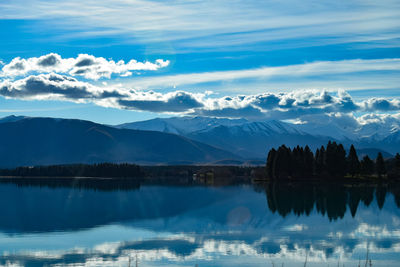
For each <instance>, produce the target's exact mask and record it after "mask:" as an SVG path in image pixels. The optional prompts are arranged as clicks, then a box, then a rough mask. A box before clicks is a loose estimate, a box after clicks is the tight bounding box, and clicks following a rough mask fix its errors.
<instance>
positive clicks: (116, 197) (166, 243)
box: [0, 179, 400, 266]
mask: <svg viewBox="0 0 400 267" xmlns="http://www.w3.org/2000/svg"><path fill="white" fill-rule="evenodd" d="M170 182H171V184H174V185H162V186H161V185H157V184H149V183H148V182H147V183H143V182H142V183H141V184H139V183H136V184H134V183H133V182H132V181H125V182H124V181H116V183H111V182H110V181H109V180H107V179H106V180H102V179H100V180H96V179H94V180H90V179H88V180H74V179H70V180H58V181H54V179H50V180H49V179H43V180H33V179H30V180H29V179H26V180H17V181H12V180H3V182H2V183H0V216H1V220H0V251H1V252H2V253H1V255H0V265H7V264H15V266H44V265H46V266H53V265H55V266H65V265H71V266H88V265H91V266H128V264H129V263H128V262H129V258H131V259H135V258H136V256H137V257H138V259H139V262H140V264H139V266H165V265H172V266H195V265H196V264H198V265H199V266H268V264H269V265H271V262H272V261H273V262H274V263H275V265H276V266H281V264H282V263H284V266H299V265H301V264H299V263H303V264H304V259H305V258H306V257H307V258H308V260H309V261H310V262H309V264H307V266H321V262H322V263H323V264H322V266H327V265H328V264H330V265H337V262H338V259H340V260H341V263H342V262H343V263H345V265H346V266H357V264H358V261H359V258H365V256H366V250H367V248H368V250H369V252H368V253H369V255H370V257H371V258H372V259H373V260H374V261H375V260H376V259H389V261H388V262H384V263H383V262H379V264H378V263H375V264H374V265H373V266H381V265H383V264H384V265H385V266H397V264H396V262H398V261H399V260H400V257H399V256H398V247H399V246H400V231H399V227H400V209H399V206H400V205H399V203H400V202H399V195H400V194H399V192H400V190H399V187H398V186H397V185H396V184H385V183H381V184H379V183H377V184H371V183H370V184H316V183H266V184H242V185H234V186H219V187H214V186H200V185H194V184H192V183H191V182H190V181H189V182H188V181H182V180H180V181H175V182H172V181H170ZM266 259H267V260H266ZM390 260H391V261H392V262H390ZM392 263H394V264H392ZM131 266H134V262H132V264H131Z"/></svg>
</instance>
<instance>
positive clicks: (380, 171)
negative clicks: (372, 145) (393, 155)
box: [376, 152, 386, 177]
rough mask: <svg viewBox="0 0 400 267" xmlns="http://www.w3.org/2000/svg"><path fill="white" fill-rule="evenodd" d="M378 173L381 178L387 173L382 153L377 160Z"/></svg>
mask: <svg viewBox="0 0 400 267" xmlns="http://www.w3.org/2000/svg"><path fill="white" fill-rule="evenodd" d="M376 173H377V174H378V176H379V177H381V176H382V175H383V174H385V173H386V166H385V160H384V159H383V156H382V153H381V152H379V153H378V157H377V158H376Z"/></svg>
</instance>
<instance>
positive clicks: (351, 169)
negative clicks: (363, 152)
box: [347, 145, 360, 177]
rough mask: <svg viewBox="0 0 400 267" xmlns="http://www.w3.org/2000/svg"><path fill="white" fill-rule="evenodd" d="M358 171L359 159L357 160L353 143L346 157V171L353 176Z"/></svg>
mask: <svg viewBox="0 0 400 267" xmlns="http://www.w3.org/2000/svg"><path fill="white" fill-rule="evenodd" d="M359 171H360V161H359V160H358V156H357V152H356V149H355V148H354V146H353V145H351V147H350V151H349V155H348V157H347V172H348V173H349V174H350V175H351V177H354V175H356V174H357V173H359Z"/></svg>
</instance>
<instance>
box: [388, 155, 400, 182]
mask: <svg viewBox="0 0 400 267" xmlns="http://www.w3.org/2000/svg"><path fill="white" fill-rule="evenodd" d="M388 177H389V178H400V154H399V153H396V156H395V157H394V159H393V166H392V168H391V170H390V171H388Z"/></svg>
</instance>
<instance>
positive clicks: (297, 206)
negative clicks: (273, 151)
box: [263, 183, 400, 220]
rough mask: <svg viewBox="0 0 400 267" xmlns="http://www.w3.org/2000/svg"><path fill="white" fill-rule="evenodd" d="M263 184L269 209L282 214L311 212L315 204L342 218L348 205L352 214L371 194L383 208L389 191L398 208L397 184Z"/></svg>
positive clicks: (323, 211)
mask: <svg viewBox="0 0 400 267" xmlns="http://www.w3.org/2000/svg"><path fill="white" fill-rule="evenodd" d="M263 187H264V190H265V193H266V198H267V203H268V207H269V209H270V210H271V211H272V212H274V213H275V212H277V213H278V214H280V215H281V216H283V217H286V216H287V215H288V214H290V213H293V214H295V215H297V216H300V215H310V213H311V212H312V210H313V209H314V208H315V210H316V211H317V212H318V213H320V214H322V215H327V216H328V218H329V220H337V219H339V218H343V217H344V215H345V213H346V211H347V209H349V211H350V213H351V215H352V216H353V217H354V216H355V215H356V213H357V208H358V206H359V205H360V203H363V204H364V205H365V206H369V205H370V204H371V203H372V201H373V200H374V197H375V199H376V202H377V205H378V207H379V208H380V209H382V208H383V206H384V204H385V199H386V197H387V193H389V192H390V193H391V194H393V196H394V198H395V202H396V204H397V206H398V207H399V208H400V185H398V184H382V183H380V184H338V183H323V184H320V183H319V184H316V183H267V184H264V185H263Z"/></svg>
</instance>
